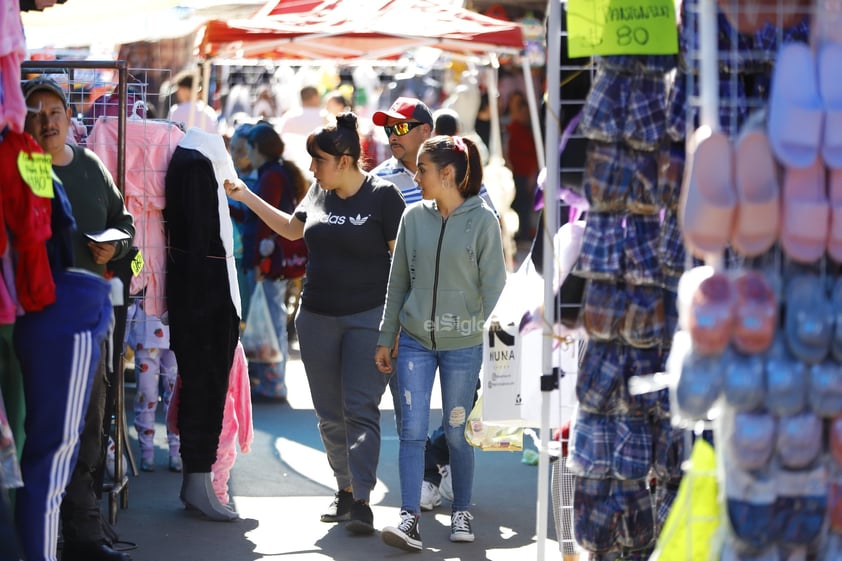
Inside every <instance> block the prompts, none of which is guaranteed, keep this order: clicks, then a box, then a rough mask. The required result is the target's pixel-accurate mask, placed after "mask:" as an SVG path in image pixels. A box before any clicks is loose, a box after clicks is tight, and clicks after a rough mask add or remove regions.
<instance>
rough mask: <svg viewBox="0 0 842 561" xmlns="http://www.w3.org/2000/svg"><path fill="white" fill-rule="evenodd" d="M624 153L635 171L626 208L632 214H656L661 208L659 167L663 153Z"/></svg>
mask: <svg viewBox="0 0 842 561" xmlns="http://www.w3.org/2000/svg"><path fill="white" fill-rule="evenodd" d="M626 152H627V153H626V157H627V158H628V159H629V160H630V161H631V162H633V166H634V170H635V171H634V174H633V175H632V180H631V185H630V186H629V195H628V199H627V201H626V208H628V211H629V212H631V213H632V214H658V213H659V212H660V210H661V207H662V206H663V200H662V199H663V196H662V194H661V192H660V191H661V184H660V182H659V175H660V174H659V167H660V165H661V161H662V154H664V153H663V152H642V151H640V150H627V151H626ZM663 161H664V163H666V161H665V160H663Z"/></svg>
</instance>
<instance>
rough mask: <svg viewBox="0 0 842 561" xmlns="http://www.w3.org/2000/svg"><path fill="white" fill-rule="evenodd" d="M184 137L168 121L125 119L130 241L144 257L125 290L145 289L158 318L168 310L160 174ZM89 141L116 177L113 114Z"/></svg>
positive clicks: (148, 308) (99, 122)
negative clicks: (132, 238) (130, 224)
mask: <svg viewBox="0 0 842 561" xmlns="http://www.w3.org/2000/svg"><path fill="white" fill-rule="evenodd" d="M183 137H184V133H183V132H182V131H181V129H179V128H178V127H177V126H176V125H174V124H172V123H168V122H166V121H151V120H150V121H148V120H145V119H129V120H128V121H127V122H126V185H125V198H126V209H128V211H129V212H130V213H131V214H132V216H133V217H134V225H135V236H134V241H133V243H134V245H135V246H137V247H138V248H139V249H140V251H141V254H142V255H143V262H144V265H143V271H141V273H140V274H139V275H137V276H133V277H132V279H131V283H130V285H129V292H130V293H131V294H138V293H140V291H141V290H143V289H144V288H145V289H146V292H145V295H144V300H143V302H144V304H143V308H144V311H145V312H146V313H147V314H149V315H152V316H157V317H161V316H162V315H163V314H164V312H165V311H166V304H165V301H164V298H165V294H164V286H165V277H164V275H165V274H166V260H165V258H166V242H165V238H164V217H163V213H162V210H163V208H164V206H166V198H165V194H164V179H165V177H166V174H167V167H168V166H169V163H170V158H172V154H173V152H175V149H176V147H177V146H178V143H179V141H180V140H181V139H182V138H183ZM87 146H88V148H90V149H91V150H93V151H94V152H96V154H97V156H99V157H100V159H101V160H102V162H103V163H104V164H105V167H106V168H108V171H110V172H111V174H112V175H113V176H114V177H115V178H116V177H117V117H100V118H99V119H98V120H97V122H96V124H94V127H93V129H91V134H90V135H89V136H88V140H87Z"/></svg>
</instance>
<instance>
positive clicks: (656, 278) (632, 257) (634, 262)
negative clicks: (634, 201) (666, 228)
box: [623, 214, 663, 287]
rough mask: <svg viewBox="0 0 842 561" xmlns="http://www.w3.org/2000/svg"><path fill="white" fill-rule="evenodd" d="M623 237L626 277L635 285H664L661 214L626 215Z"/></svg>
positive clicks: (627, 280) (624, 276)
mask: <svg viewBox="0 0 842 561" xmlns="http://www.w3.org/2000/svg"><path fill="white" fill-rule="evenodd" d="M625 234H626V236H625V239H624V241H623V257H624V259H623V279H624V280H625V281H626V282H627V283H628V284H630V285H632V286H658V287H660V286H661V285H662V282H663V281H662V279H661V263H660V260H659V259H658V243H659V242H660V238H661V217H660V216H658V215H657V214H629V215H628V216H626V229H625Z"/></svg>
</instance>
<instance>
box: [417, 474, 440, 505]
mask: <svg viewBox="0 0 842 561" xmlns="http://www.w3.org/2000/svg"><path fill="white" fill-rule="evenodd" d="M440 504H441V493H440V492H439V487H438V485H434V484H433V483H430V482H429V481H424V482H423V483H422V484H421V510H423V511H428V510H433V509H434V508H436V507H437V506H439V505H440Z"/></svg>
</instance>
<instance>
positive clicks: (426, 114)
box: [371, 97, 433, 127]
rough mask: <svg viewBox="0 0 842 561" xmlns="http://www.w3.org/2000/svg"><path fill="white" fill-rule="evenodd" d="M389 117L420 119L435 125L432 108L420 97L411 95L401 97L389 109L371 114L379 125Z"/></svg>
mask: <svg viewBox="0 0 842 561" xmlns="http://www.w3.org/2000/svg"><path fill="white" fill-rule="evenodd" d="M389 119H397V120H399V121H418V122H419V123H426V124H428V125H430V126H431V127H432V126H433V113H432V112H431V111H430V108H429V107H427V105H426V104H425V103H424V102H423V101H421V100H420V99H414V98H411V97H399V98H398V99H396V100H395V102H394V103H393V104H392V106H391V107H390V108H389V110H388V111H376V112H375V113H374V115H372V116H371V121H372V122H373V123H374V124H375V125H377V126H378V127H382V126H383V125H385V124H386V123H388V122H389Z"/></svg>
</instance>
